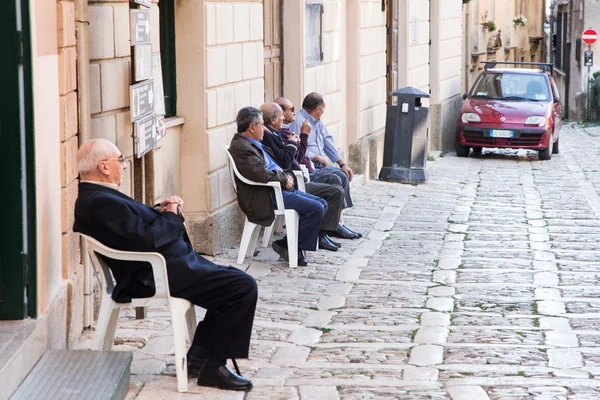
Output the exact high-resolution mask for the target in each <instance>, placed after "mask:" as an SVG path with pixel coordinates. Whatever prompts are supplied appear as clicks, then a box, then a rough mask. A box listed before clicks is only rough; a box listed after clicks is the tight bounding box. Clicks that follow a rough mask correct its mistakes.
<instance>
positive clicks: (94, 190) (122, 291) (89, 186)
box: [73, 182, 218, 303]
mask: <svg viewBox="0 0 600 400" xmlns="http://www.w3.org/2000/svg"><path fill="white" fill-rule="evenodd" d="M73 230H74V231H75V232H81V233H84V234H86V235H89V236H91V237H93V238H94V239H96V240H98V241H100V242H101V243H103V244H104V245H106V246H108V247H111V248H113V249H117V250H124V251H140V252H158V253H160V254H162V256H163V257H164V258H165V261H166V263H167V276H168V279H169V290H170V292H171V295H173V296H176V295H177V293H178V292H180V291H182V290H184V289H186V288H188V287H189V286H192V285H194V284H197V283H198V281H199V280H200V279H201V278H202V277H203V276H204V275H205V274H207V273H209V272H211V271H215V270H216V269H217V268H218V266H217V265H216V264H214V263H212V262H210V261H209V260H207V259H205V258H204V257H202V256H201V255H200V254H198V253H197V252H196V251H195V250H194V248H193V247H192V245H191V243H190V240H189V237H188V235H187V232H186V230H185V226H184V225H183V221H182V220H181V218H180V217H179V216H178V215H177V214H174V213H172V212H165V213H162V214H161V213H159V212H158V211H156V210H155V209H154V208H152V207H149V206H147V205H144V204H142V203H140V202H138V201H136V200H134V199H132V198H131V197H129V196H127V195H125V194H123V193H121V192H119V191H117V190H114V189H111V188H109V187H106V186H102V185H97V184H94V183H88V182H81V183H80V184H79V196H78V197H77V201H76V202H75V223H74V225H73ZM109 266H110V267H111V271H112V272H113V275H114V277H115V279H116V281H117V285H116V287H115V290H114V291H113V296H112V297H113V299H114V300H115V301H117V302H122V303H125V302H129V301H130V300H131V298H136V297H148V296H151V295H152V294H153V291H154V288H153V283H152V282H153V279H152V272H151V268H150V266H149V264H147V263H143V262H135V261H117V260H110V262H109ZM148 282H150V284H148Z"/></svg>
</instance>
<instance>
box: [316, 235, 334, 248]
mask: <svg viewBox="0 0 600 400" xmlns="http://www.w3.org/2000/svg"><path fill="white" fill-rule="evenodd" d="M319 249H323V250H329V251H338V249H339V247H338V246H336V245H335V244H333V243H331V240H329V236H327V235H319Z"/></svg>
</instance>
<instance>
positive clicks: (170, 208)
mask: <svg viewBox="0 0 600 400" xmlns="http://www.w3.org/2000/svg"><path fill="white" fill-rule="evenodd" d="M177 206H179V207H181V209H183V200H181V197H179V196H171V197H169V198H167V199H165V200H163V201H161V202H160V203H159V206H158V212H160V213H164V212H172V213H175V214H177Z"/></svg>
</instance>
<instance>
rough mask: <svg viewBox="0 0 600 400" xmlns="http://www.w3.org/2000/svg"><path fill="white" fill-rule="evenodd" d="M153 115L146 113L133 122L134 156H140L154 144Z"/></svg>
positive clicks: (154, 128) (154, 126)
mask: <svg viewBox="0 0 600 400" xmlns="http://www.w3.org/2000/svg"><path fill="white" fill-rule="evenodd" d="M156 142H157V140H156V125H155V121H154V115H148V116H147V117H144V118H142V119H140V120H139V121H136V122H134V123H133V143H134V145H135V146H134V149H135V155H136V157H138V158H139V157H142V156H143V155H144V154H146V153H147V152H149V151H150V150H152V149H153V148H154V146H155V145H156Z"/></svg>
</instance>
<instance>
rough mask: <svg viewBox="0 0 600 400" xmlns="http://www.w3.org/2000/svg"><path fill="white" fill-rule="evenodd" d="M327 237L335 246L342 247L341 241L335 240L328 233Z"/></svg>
mask: <svg viewBox="0 0 600 400" xmlns="http://www.w3.org/2000/svg"><path fill="white" fill-rule="evenodd" d="M325 237H326V238H327V240H329V241H330V242H331V243H333V245H334V246H337V247H342V244H341V243H340V242H334V241H333V239H332V238H330V237H329V235H328V234H325Z"/></svg>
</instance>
